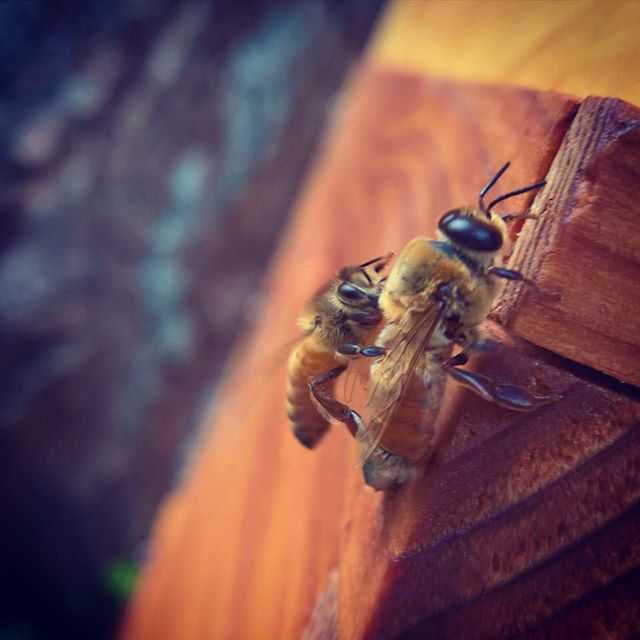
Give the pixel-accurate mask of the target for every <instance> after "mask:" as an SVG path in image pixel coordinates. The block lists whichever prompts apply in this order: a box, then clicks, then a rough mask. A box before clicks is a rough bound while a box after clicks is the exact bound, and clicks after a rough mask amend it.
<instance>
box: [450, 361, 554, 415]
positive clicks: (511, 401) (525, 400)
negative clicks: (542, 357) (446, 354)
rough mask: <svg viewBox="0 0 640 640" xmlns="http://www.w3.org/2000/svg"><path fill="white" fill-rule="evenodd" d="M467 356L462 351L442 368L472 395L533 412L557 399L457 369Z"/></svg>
mask: <svg viewBox="0 0 640 640" xmlns="http://www.w3.org/2000/svg"><path fill="white" fill-rule="evenodd" d="M467 361H468V356H467V354H466V353H465V352H464V351H461V352H460V353H459V354H457V355H456V356H454V357H453V358H450V359H449V360H447V361H446V362H443V364H442V368H443V369H444V370H445V371H446V372H447V373H448V374H449V375H450V376H451V377H452V378H453V379H454V380H455V381H456V382H459V383H460V384H462V385H464V386H465V387H467V389H470V390H471V391H473V392H474V393H477V394H478V395H479V396H481V397H482V398H484V399H485V400H488V401H489V402H495V403H496V404H499V405H500V406H502V407H506V408H507V409H512V410H514V411H533V410H534V409H538V408H539V407H542V406H544V405H546V404H549V403H550V402H555V401H556V400H558V399H559V396H558V395H536V394H533V393H531V392H529V391H527V390H526V389H523V388H522V387H518V386H516V385H513V384H498V383H496V382H495V381H494V380H492V379H491V378H488V377H487V376H483V375H482V374H480V373H475V372H473V371H465V370H464V369H458V368H457V367H459V366H461V365H463V364H466V363H467Z"/></svg>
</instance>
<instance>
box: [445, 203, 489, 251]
mask: <svg viewBox="0 0 640 640" xmlns="http://www.w3.org/2000/svg"><path fill="white" fill-rule="evenodd" d="M438 229H440V231H442V233H444V234H445V235H446V236H447V238H449V240H451V242H454V243H455V244H457V245H459V246H461V247H463V248H465V249H471V250H472V251H487V252H491V251H498V250H499V249H500V247H502V234H501V233H500V231H499V230H498V229H496V227H494V226H493V225H492V224H491V223H490V222H489V221H488V220H485V219H483V218H481V217H480V216H469V215H466V214H465V213H464V212H463V211H462V210H461V209H454V210H453V211H449V212H448V213H445V214H444V215H443V216H442V218H440V222H439V223H438Z"/></svg>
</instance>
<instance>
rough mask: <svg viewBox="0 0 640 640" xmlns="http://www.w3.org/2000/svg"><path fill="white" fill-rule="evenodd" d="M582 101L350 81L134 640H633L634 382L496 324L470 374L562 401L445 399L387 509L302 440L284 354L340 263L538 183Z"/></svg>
mask: <svg viewBox="0 0 640 640" xmlns="http://www.w3.org/2000/svg"><path fill="white" fill-rule="evenodd" d="M577 106H578V105H577V103H576V101H575V100H573V99H571V98H567V97H565V96H562V95H559V94H554V93H548V92H547V93H544V92H542V93H541V92H536V91H529V90H524V89H517V88H509V87H501V86H482V85H474V84H468V83H456V82H447V81H444V80H436V79H427V78H420V77H417V76H411V75H404V74H398V73H391V72H389V73H386V72H380V71H376V70H374V69H365V70H363V71H362V72H361V73H360V74H359V75H358V77H357V78H356V79H355V80H354V82H353V84H352V87H351V90H350V93H349V96H348V101H347V103H346V106H345V108H344V109H343V111H341V113H340V117H339V119H338V120H337V122H336V124H335V127H334V130H333V132H332V135H331V136H330V138H329V141H328V144H327V146H326V148H325V150H324V152H323V154H322V156H321V157H320V158H319V160H318V162H317V165H316V168H315V171H314V173H313V175H312V177H311V179H310V180H309V183H308V185H307V188H306V189H305V192H304V194H303V196H302V198H301V200H300V202H299V205H298V207H297V213H296V216H295V218H294V221H293V224H292V226H291V228H290V230H289V232H288V234H287V236H286V237H285V239H284V241H283V244H282V248H281V251H280V254H279V256H278V259H277V260H276V263H275V265H274V268H273V270H272V272H271V274H270V279H269V280H270V286H269V291H268V293H269V303H268V305H267V308H266V310H265V314H264V318H263V320H262V322H261V325H260V327H259V328H258V329H257V331H256V333H255V335H254V336H252V337H251V338H247V339H246V340H245V341H244V342H243V343H242V345H241V348H240V349H239V351H238V352H237V354H236V358H235V361H234V363H233V366H232V367H231V373H230V375H229V378H228V380H227V383H226V385H225V387H224V389H222V390H221V391H220V393H219V394H218V399H217V401H216V402H215V403H213V405H212V407H211V414H210V417H209V418H208V419H207V421H206V425H205V429H204V432H203V435H202V446H201V448H200V450H199V452H198V455H197V458H196V459H195V460H194V462H193V465H192V467H191V469H190V470H189V471H188V472H187V474H186V477H185V481H184V484H183V486H182V487H181V489H180V490H179V491H177V492H176V493H175V494H174V495H173V496H172V498H171V499H170V500H169V501H168V502H167V504H166V506H165V507H164V509H163V510H162V513H161V516H160V518H159V521H158V523H157V525H156V527H155V534H154V540H153V546H152V555H151V560H150V562H149V564H148V566H147V567H146V569H145V572H144V575H143V580H142V583H141V586H140V589H139V591H138V593H137V594H136V598H135V599H134V602H133V604H132V607H131V610H130V613H129V616H128V618H127V622H126V625H125V628H124V633H123V637H124V638H127V639H128V640H146V639H148V638H153V639H158V640H164V639H178V638H179V639H181V640H190V639H193V640H199V639H201V638H298V637H301V635H303V634H304V632H305V629H307V630H308V637H341V638H378V637H394V636H398V635H399V634H403V633H409V634H411V633H413V634H414V636H415V637H443V638H451V637H456V638H462V637H474V638H489V637H514V636H516V635H518V634H521V633H525V632H526V633H530V634H534V635H536V634H538V636H539V637H545V634H547V636H546V637H561V635H555V636H554V635H553V634H554V633H556V634H561V633H564V632H566V630H567V628H573V627H576V625H578V626H579V625H580V624H586V623H585V621H588V622H589V624H590V625H591V627H590V628H591V629H592V630H596V631H597V630H602V629H604V628H605V627H606V625H609V626H610V627H611V628H612V629H613V628H614V627H615V629H614V630H615V631H616V633H617V634H618V635H613V634H612V637H624V632H625V630H629V629H630V628H634V625H636V626H637V625H638V624H639V622H638V621H639V618H640V614H639V613H638V608H637V606H636V607H633V606H632V607H627V608H626V609H625V608H624V607H623V605H622V604H621V603H625V602H628V600H629V598H630V593H632V592H633V591H630V589H631V590H633V589H634V588H635V586H637V583H638V581H639V580H638V577H637V567H638V565H639V564H640V557H639V555H638V553H639V547H638V545H637V542H636V541H637V540H638V533H639V532H640V531H638V529H639V527H638V522H639V521H638V517H637V516H638V514H637V511H638V508H637V505H638V497H639V493H638V492H639V491H640V453H639V452H640V443H639V440H640V431H639V430H638V426H637V425H638V422H639V420H640V404H639V403H638V401H637V400H635V399H633V398H632V397H629V396H628V395H625V393H624V392H623V391H624V390H623V389H622V388H620V387H617V386H616V385H615V384H614V383H612V382H611V381H610V380H609V379H606V378H604V377H602V376H601V375H600V374H599V373H597V372H596V373H593V372H591V371H589V370H586V369H581V368H580V367H578V366H573V365H571V364H570V363H567V362H566V361H564V360H562V359H560V358H557V357H556V356H554V355H552V354H550V353H548V352H546V351H543V350H541V349H539V348H536V347H532V346H530V345H527V344H526V343H524V342H522V341H518V340H516V339H512V338H510V337H509V336H507V335H506V334H504V333H503V332H502V330H501V329H500V327H499V326H497V325H493V326H494V331H495V332H496V333H497V335H498V336H499V337H500V338H501V340H502V341H503V343H504V345H505V346H504V347H503V348H502V349H500V350H499V351H498V352H497V353H491V354H487V355H486V356H483V357H482V358H480V359H478V360H477V361H475V362H474V363H472V364H473V366H474V367H475V368H477V369H478V370H481V371H484V372H485V373H489V374H491V375H493V376H495V377H497V378H498V379H501V380H505V381H517V382H518V383H519V384H524V385H526V386H531V387H533V388H536V387H541V388H546V387H552V388H554V389H557V390H559V391H561V392H562V393H563V398H562V400H561V401H559V402H558V403H556V404H554V405H551V406H548V407H545V408H543V409H541V410H539V411H537V412H535V413H533V414H528V415H523V414H514V413H512V412H509V411H507V410H504V409H501V408H498V407H495V406H492V405H489V404H487V403H484V402H482V401H480V400H478V399H476V398H475V397H474V396H472V395H471V394H469V393H468V392H466V391H463V390H461V389H459V388H455V386H452V385H449V387H450V388H448V390H447V397H446V401H445V403H444V405H443V410H442V413H441V416H440V418H439V421H440V422H441V429H442V430H443V432H444V433H447V434H449V437H448V439H446V440H445V442H444V445H443V447H442V448H441V450H440V451H439V452H438V455H437V457H436V459H435V460H434V462H433V464H432V466H431V467H430V468H429V470H428V471H427V473H426V474H425V476H424V477H423V478H421V479H419V480H417V481H414V482H410V483H409V484H408V485H407V486H405V487H403V488H402V489H401V490H400V491H398V492H394V493H389V494H380V493H375V492H373V491H372V490H371V489H369V488H367V487H365V486H364V485H363V482H362V477H361V473H360V470H359V469H358V468H357V465H356V458H355V446H354V443H353V441H351V440H350V437H349V436H348V434H347V432H346V430H344V429H343V428H341V427H340V426H338V427H334V429H333V431H332V433H330V434H329V436H328V437H327V439H326V440H325V441H323V442H322V444H321V445H320V446H319V447H318V449H317V450H316V451H312V452H311V451H307V450H305V449H303V448H302V447H301V446H300V445H299V444H298V443H297V442H296V441H295V439H294V438H293V437H292V435H291V434H290V432H289V428H288V425H287V422H286V417H285V414H284V388H285V384H284V379H285V371H284V363H283V361H281V362H280V364H278V363H275V362H274V358H273V354H274V353H275V352H277V351H278V347H279V345H283V344H285V343H286V342H287V341H288V340H290V339H291V338H292V337H293V336H295V329H294V319H295V316H296V314H297V312H299V310H300V309H302V307H303V305H304V302H305V300H306V299H307V298H308V297H309V296H310V295H311V294H312V293H313V291H314V290H315V289H316V288H317V286H318V285H319V284H321V283H322V282H323V281H325V280H326V278H328V277H329V276H330V275H331V273H332V272H334V271H335V270H336V269H337V268H339V267H340V266H342V265H343V264H346V263H354V262H357V261H359V260H365V259H367V258H370V257H372V256H374V255H379V254H383V253H385V252H386V251H387V250H389V249H394V250H399V249H400V248H401V247H402V246H403V245H404V244H405V243H406V242H407V241H408V240H409V239H410V238H412V237H413V236H415V235H417V234H432V233H433V230H434V227H435V223H436V221H437V218H438V216H439V215H440V214H441V213H442V212H443V211H445V210H447V209H449V208H451V207H453V206H457V205H461V204H466V203H473V202H475V200H476V197H477V193H478V190H479V188H480V187H481V186H482V185H483V184H484V183H485V182H486V180H487V178H488V177H489V176H491V175H492V173H493V172H494V171H495V169H496V168H497V167H498V166H500V165H501V164H502V163H503V162H504V161H505V160H508V159H510V160H512V161H513V166H512V169H510V170H509V172H508V173H507V174H506V175H505V177H504V180H503V181H502V182H501V184H500V189H501V190H507V189H510V188H515V187H518V186H522V185H523V184H525V183H529V182H532V181H534V180H537V179H541V178H543V177H544V176H545V174H546V173H547V171H548V169H549V167H550V165H551V163H552V162H553V160H554V157H555V156H556V153H557V151H558V148H559V147H560V145H561V142H562V140H563V137H564V136H565V134H566V132H567V128H568V127H569V126H570V124H571V122H572V120H573V118H574V116H575V112H576V108H577ZM526 201H527V197H522V198H521V199H520V201H519V203H520V204H521V205H522V206H525V205H526ZM510 286H514V285H510ZM502 320H503V321H504V322H506V323H507V324H508V322H509V320H510V318H509V317H508V316H507V317H502ZM336 567H337V573H332V570H333V569H334V568H336ZM615 594H617V596H616V597H614V595H615ZM314 609H315V611H314ZM336 609H337V610H336ZM623 609H624V610H623ZM581 611H582V613H581ZM612 619H613V622H612ZM567 625H569V626H567ZM571 625H573V627H572V626H571ZM323 634H324V635H323ZM496 634H497V635H496ZM548 634H551V635H548ZM584 637H588V636H587V635H585V636H584ZM592 637H598V636H597V635H593V636H592ZM600 637H601V636H600Z"/></svg>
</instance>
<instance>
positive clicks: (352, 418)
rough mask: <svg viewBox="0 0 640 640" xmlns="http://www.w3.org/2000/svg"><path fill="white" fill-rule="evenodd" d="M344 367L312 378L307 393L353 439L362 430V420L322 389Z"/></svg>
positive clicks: (342, 370)
mask: <svg viewBox="0 0 640 640" xmlns="http://www.w3.org/2000/svg"><path fill="white" fill-rule="evenodd" d="M346 369H347V367H346V366H344V365H343V366H340V367H336V368H335V369H331V371H328V372H327V373H325V374H324V375H322V376H319V377H317V378H314V379H313V380H311V382H309V391H310V392H311V395H312V396H313V398H314V399H315V401H316V402H317V403H318V404H319V405H320V406H321V407H322V408H323V409H324V410H325V411H326V412H327V414H328V415H329V416H330V417H331V418H332V419H333V420H337V421H338V422H342V423H344V424H345V425H346V427H347V429H349V433H350V434H351V435H352V436H353V437H354V438H355V437H356V436H357V434H358V430H359V429H363V425H362V419H361V418H360V416H359V415H358V414H357V413H356V412H355V411H352V410H351V409H349V407H347V405H346V404H342V402H340V401H339V400H336V399H335V398H334V397H333V396H332V395H331V394H330V393H329V392H327V391H326V390H325V389H323V388H322V386H323V385H325V384H326V383H327V382H331V381H332V380H335V379H336V378H337V377H338V376H339V375H341V374H342V373H344V372H345V370H346Z"/></svg>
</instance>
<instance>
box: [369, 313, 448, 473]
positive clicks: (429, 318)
mask: <svg viewBox="0 0 640 640" xmlns="http://www.w3.org/2000/svg"><path fill="white" fill-rule="evenodd" d="M442 315H443V308H442V305H441V304H438V303H435V302H434V304H433V306H432V307H429V308H428V309H427V310H425V311H423V312H421V313H420V314H417V313H407V314H405V316H404V317H403V318H402V320H401V321H400V322H399V323H398V325H397V327H398V330H397V332H396V334H395V336H394V337H393V338H392V339H391V341H390V346H388V347H387V352H386V353H385V355H384V359H383V361H382V362H381V363H380V364H379V365H378V366H380V367H382V371H383V373H382V375H380V376H379V377H378V379H377V381H376V384H375V386H374V388H373V389H372V391H371V394H370V397H369V404H374V403H373V402H372V400H374V399H375V405H376V406H377V407H381V408H380V409H378V410H377V412H376V414H375V415H373V416H372V418H371V420H370V422H369V426H368V428H367V431H366V433H364V434H363V437H362V440H363V442H364V444H365V445H366V446H365V448H364V451H363V454H362V458H363V462H366V461H367V460H368V459H369V458H370V457H371V455H372V454H373V452H374V451H375V449H376V448H377V447H378V445H379V444H380V441H381V440H382V437H383V436H384V434H385V432H386V430H387V428H388V426H389V424H390V420H391V418H392V416H393V415H394V414H395V412H396V409H397V408H398V406H399V404H400V403H401V402H402V399H403V397H404V395H405V393H406V390H407V387H408V386H409V383H410V382H411V377H412V376H413V372H414V371H415V368H416V367H417V365H418V362H419V361H420V358H421V357H422V355H423V354H424V352H425V351H426V349H427V347H428V345H429V342H430V340H431V337H432V336H433V334H434V332H435V330H436V328H437V327H438V325H439V324H440V321H441V320H442Z"/></svg>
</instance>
